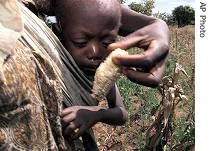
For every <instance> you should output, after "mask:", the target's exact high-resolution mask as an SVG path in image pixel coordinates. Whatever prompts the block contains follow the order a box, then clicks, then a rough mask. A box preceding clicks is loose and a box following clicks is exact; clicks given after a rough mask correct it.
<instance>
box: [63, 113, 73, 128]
mask: <svg viewBox="0 0 210 151" xmlns="http://www.w3.org/2000/svg"><path fill="white" fill-rule="evenodd" d="M75 119H76V114H74V113H72V114H68V115H66V116H64V117H63V118H62V119H61V123H62V126H63V127H65V126H66V125H68V124H69V123H70V122H72V121H73V120H75Z"/></svg>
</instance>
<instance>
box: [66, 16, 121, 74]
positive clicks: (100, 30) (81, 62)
mask: <svg viewBox="0 0 210 151" xmlns="http://www.w3.org/2000/svg"><path fill="white" fill-rule="evenodd" d="M71 16H72V17H71V18H69V19H68V20H67V22H66V23H65V26H64V28H63V36H64V38H63V41H64V45H65V47H66V48H67V50H68V51H69V52H70V54H71V55H72V57H73V58H74V60H75V61H76V63H77V64H78V66H79V68H80V69H81V70H82V71H83V72H84V74H85V75H86V76H88V77H93V76H94V74H95V71H96V68H97V67H98V66H99V64H100V63H101V62H102V61H103V60H104V59H105V57H107V55H108V54H109V53H110V52H109V51H108V50H107V47H108V45H109V44H111V43H113V42H115V40H116V38H117V33H118V29H119V25H120V15H119V14H114V13H112V14H108V15H107V14H104V13H102V14H100V13H99V14H97V13H95V12H88V13H87V12H80V13H78V14H77V15H71Z"/></svg>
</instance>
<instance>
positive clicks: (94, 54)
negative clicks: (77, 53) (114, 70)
mask: <svg viewBox="0 0 210 151" xmlns="http://www.w3.org/2000/svg"><path fill="white" fill-rule="evenodd" d="M90 49H91V51H90V54H89V56H88V58H89V59H94V60H101V59H103V52H102V50H100V47H99V46H98V45H96V44H92V45H91V48H90Z"/></svg>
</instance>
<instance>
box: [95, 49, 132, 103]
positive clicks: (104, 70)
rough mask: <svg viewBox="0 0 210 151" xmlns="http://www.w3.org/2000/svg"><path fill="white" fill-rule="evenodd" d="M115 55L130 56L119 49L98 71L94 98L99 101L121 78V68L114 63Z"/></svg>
mask: <svg viewBox="0 0 210 151" xmlns="http://www.w3.org/2000/svg"><path fill="white" fill-rule="evenodd" d="M115 55H121V56H123V55H128V52H126V51H125V50H122V49H119V48H118V49H115V50H114V51H112V52H111V53H110V54H109V56H108V57H107V58H106V60H105V61H104V62H102V63H101V64H100V66H99V67H98V69H97V70H96V73H95V77H94V82H93V88H92V96H93V97H94V98H95V99H97V100H98V101H100V100H102V99H104V98H105V96H106V95H107V93H108V92H109V91H110V88H111V86H112V84H113V83H114V82H115V81H116V80H117V79H118V78H119V77H120V76H121V70H120V67H119V66H118V65H116V64H114V62H113V61H112V56H115Z"/></svg>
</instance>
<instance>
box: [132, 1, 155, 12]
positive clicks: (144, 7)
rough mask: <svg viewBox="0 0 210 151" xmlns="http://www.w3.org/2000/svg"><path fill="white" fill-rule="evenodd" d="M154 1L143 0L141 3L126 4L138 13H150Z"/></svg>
mask: <svg viewBox="0 0 210 151" xmlns="http://www.w3.org/2000/svg"><path fill="white" fill-rule="evenodd" d="M154 3H155V2H154V0H143V2H142V3H136V2H132V3H131V4H129V5H128V6H129V7H130V9H132V10H134V11H136V12H138V13H142V14H146V15H152V9H153V8H154Z"/></svg>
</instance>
